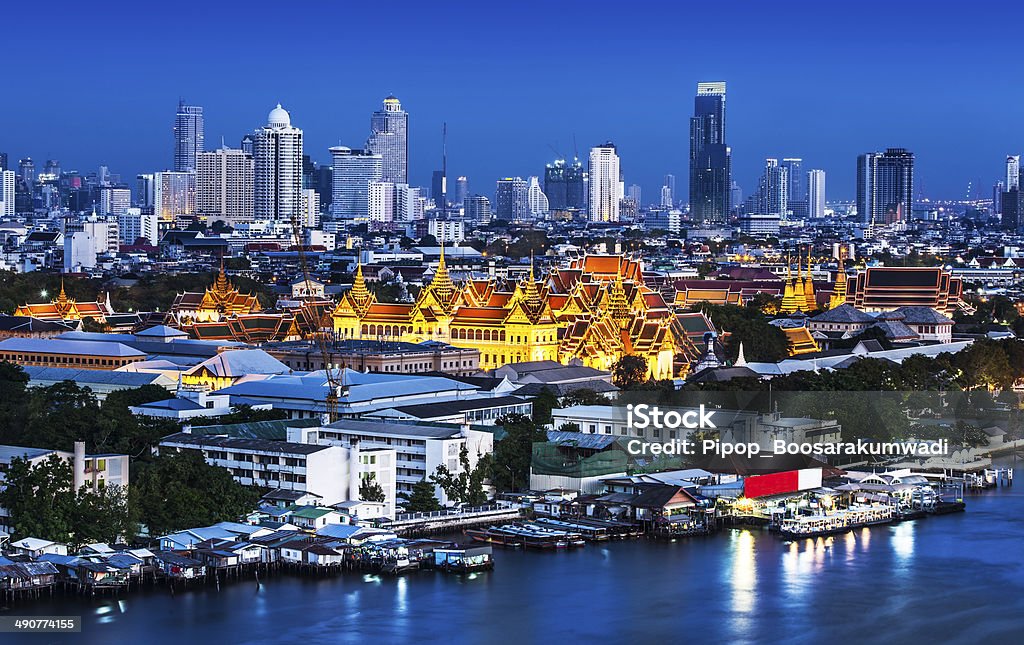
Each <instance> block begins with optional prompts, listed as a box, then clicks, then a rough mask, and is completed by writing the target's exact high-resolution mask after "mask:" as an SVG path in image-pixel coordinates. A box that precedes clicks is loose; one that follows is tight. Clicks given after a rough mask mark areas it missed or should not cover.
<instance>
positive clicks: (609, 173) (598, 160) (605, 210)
mask: <svg viewBox="0 0 1024 645" xmlns="http://www.w3.org/2000/svg"><path fill="white" fill-rule="evenodd" d="M620 199H622V195H621V190H620V181H619V155H618V154H617V152H616V150H615V144H613V143H612V142H610V141H609V142H607V143H604V144H602V145H600V146H595V147H594V148H591V149H590V202H589V203H590V207H589V208H590V211H589V212H590V221H592V222H617V221H619V200H620Z"/></svg>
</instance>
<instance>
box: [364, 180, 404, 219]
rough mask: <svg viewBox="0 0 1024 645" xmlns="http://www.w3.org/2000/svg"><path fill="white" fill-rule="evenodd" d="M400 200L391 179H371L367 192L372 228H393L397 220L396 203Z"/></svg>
mask: <svg viewBox="0 0 1024 645" xmlns="http://www.w3.org/2000/svg"><path fill="white" fill-rule="evenodd" d="M397 201H398V199H397V195H396V192H395V185H394V184H393V183H391V182H390V181H371V182H370V185H369V187H368V192H367V217H368V218H369V220H370V229H371V230H374V231H383V230H391V227H392V225H393V224H394V221H395V205H396V202H397Z"/></svg>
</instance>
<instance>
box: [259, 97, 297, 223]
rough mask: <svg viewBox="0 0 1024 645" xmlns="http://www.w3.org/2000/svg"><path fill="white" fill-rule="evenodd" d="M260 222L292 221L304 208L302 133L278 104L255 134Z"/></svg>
mask: <svg viewBox="0 0 1024 645" xmlns="http://www.w3.org/2000/svg"><path fill="white" fill-rule="evenodd" d="M253 162H254V163H253V166H254V177H253V180H254V181H253V184H254V188H255V193H256V198H255V201H254V203H253V206H254V211H255V216H256V219H258V220H284V221H291V219H292V218H293V217H297V216H298V215H299V213H300V208H301V206H302V130H300V129H298V128H296V127H293V126H292V119H291V116H290V115H289V114H288V112H287V111H286V110H285V109H284V108H282V107H281V104H280V103H278V105H277V107H275V108H274V109H273V110H271V111H270V116H269V117H268V118H267V125H265V126H263V127H262V128H259V129H258V130H256V132H255V133H253Z"/></svg>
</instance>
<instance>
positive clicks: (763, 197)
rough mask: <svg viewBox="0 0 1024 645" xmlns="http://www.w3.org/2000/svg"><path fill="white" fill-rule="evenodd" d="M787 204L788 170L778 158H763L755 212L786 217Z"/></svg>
mask: <svg viewBox="0 0 1024 645" xmlns="http://www.w3.org/2000/svg"><path fill="white" fill-rule="evenodd" d="M788 205H789V172H788V170H787V169H786V168H785V167H784V166H780V165H779V160H778V159H765V160H764V173H762V175H761V181H760V184H759V188H758V192H757V212H758V213H759V214H761V215H778V216H779V217H780V218H781V219H786V213H787V211H788Z"/></svg>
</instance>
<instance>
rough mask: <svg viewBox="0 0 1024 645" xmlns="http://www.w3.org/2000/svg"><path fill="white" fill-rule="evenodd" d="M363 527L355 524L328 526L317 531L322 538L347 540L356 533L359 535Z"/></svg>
mask: <svg viewBox="0 0 1024 645" xmlns="http://www.w3.org/2000/svg"><path fill="white" fill-rule="evenodd" d="M362 528H363V527H361V526H356V525H355V524H328V525H327V526H323V527H321V528H319V529H317V531H316V534H317V535H319V536H322V537H332V538H340V539H343V540H347V539H348V538H350V537H352V536H353V535H355V534H356V533H358V532H359V531H360V530H361V529H362Z"/></svg>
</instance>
